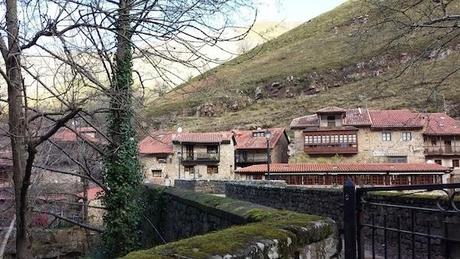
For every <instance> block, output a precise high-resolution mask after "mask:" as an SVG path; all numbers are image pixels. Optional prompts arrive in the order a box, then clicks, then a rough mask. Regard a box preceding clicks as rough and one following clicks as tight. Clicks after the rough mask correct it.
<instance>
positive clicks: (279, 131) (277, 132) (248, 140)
mask: <svg viewBox="0 0 460 259" xmlns="http://www.w3.org/2000/svg"><path fill="white" fill-rule="evenodd" d="M268 130H269V131H270V133H271V137H270V142H269V147H270V148H273V147H274V146H275V145H276V144H277V143H278V141H279V140H280V139H281V138H282V137H284V136H285V129H284V128H271V129H268ZM260 131H265V130H260ZM254 132H258V130H238V131H235V141H236V149H244V150H246V149H265V148H267V139H266V138H265V137H254V136H253V133H254Z"/></svg>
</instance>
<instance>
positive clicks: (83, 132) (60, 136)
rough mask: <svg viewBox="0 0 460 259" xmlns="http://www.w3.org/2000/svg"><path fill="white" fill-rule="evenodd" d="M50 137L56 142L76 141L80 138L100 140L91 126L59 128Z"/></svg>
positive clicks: (94, 141) (95, 141)
mask: <svg viewBox="0 0 460 259" xmlns="http://www.w3.org/2000/svg"><path fill="white" fill-rule="evenodd" d="M74 131H76V132H77V133H78V134H77V133H75V132H74ZM51 139H52V140H53V141H56V142H77V141H78V140H81V139H84V140H86V141H89V142H93V143H98V142H101V141H100V140H99V139H98V138H96V129H94V128H92V127H81V128H75V129H74V130H71V129H69V128H61V129H59V130H58V131H57V132H56V133H55V134H54V135H53V136H52V137H51Z"/></svg>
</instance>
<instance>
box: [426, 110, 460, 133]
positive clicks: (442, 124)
mask: <svg viewBox="0 0 460 259" xmlns="http://www.w3.org/2000/svg"><path fill="white" fill-rule="evenodd" d="M425 117H426V119H425V120H426V128H425V132H424V134H426V135H438V136H439V135H460V121H458V120H455V119H453V118H452V117H450V116H448V115H447V114H445V113H427V114H425Z"/></svg>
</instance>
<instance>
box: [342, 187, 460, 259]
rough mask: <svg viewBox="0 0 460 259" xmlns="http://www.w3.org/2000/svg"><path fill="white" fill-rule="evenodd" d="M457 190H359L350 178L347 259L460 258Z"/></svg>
mask: <svg viewBox="0 0 460 259" xmlns="http://www.w3.org/2000/svg"><path fill="white" fill-rule="evenodd" d="M457 189H460V183H455V184H429V185H400V186H389V187H363V188H359V187H355V185H354V183H353V182H352V181H351V180H347V181H346V182H345V184H344V241H345V258H346V259H351V258H353V259H354V258H359V259H364V258H459V255H460V209H459V208H460V199H458V197H456V195H457V194H458V193H459V191H457ZM382 191H383V192H385V193H379V194H378V195H376V193H375V192H382ZM388 191H392V192H391V193H388ZM395 191H396V192H395Z"/></svg>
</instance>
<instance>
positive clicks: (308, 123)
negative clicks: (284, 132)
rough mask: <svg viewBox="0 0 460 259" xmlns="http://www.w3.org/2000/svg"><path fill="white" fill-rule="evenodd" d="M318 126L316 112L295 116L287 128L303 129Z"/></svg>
mask: <svg viewBox="0 0 460 259" xmlns="http://www.w3.org/2000/svg"><path fill="white" fill-rule="evenodd" d="M317 126H319V119H318V116H317V115H316V114H312V115H307V116H302V117H298V118H295V119H293V120H292V121H291V124H290V125H289V128H291V129H303V128H306V127H317Z"/></svg>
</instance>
